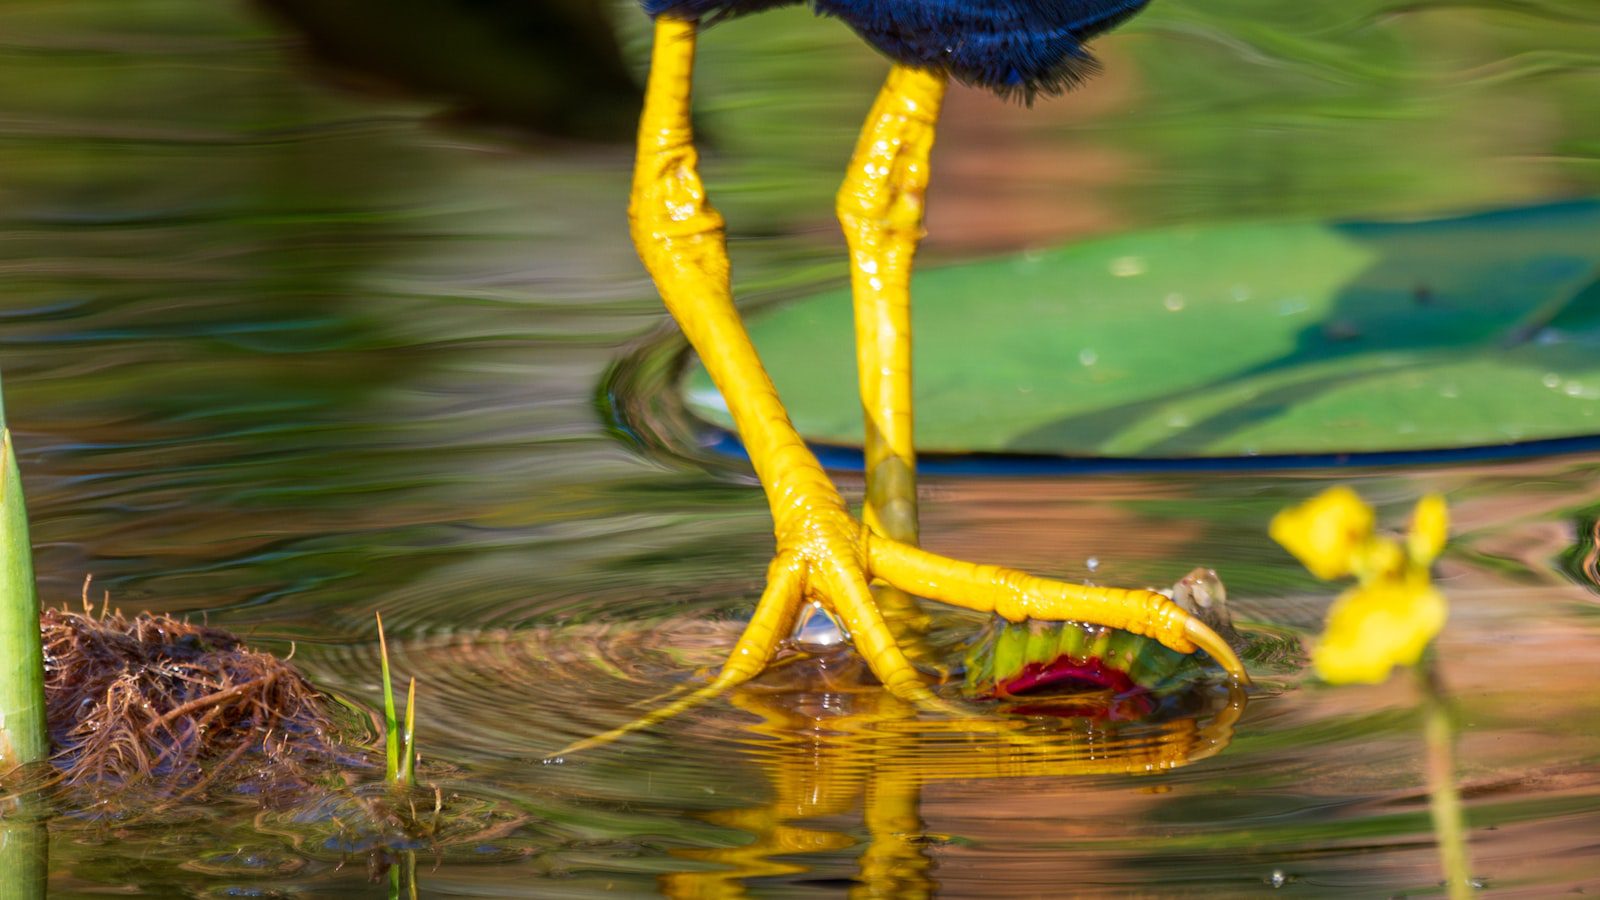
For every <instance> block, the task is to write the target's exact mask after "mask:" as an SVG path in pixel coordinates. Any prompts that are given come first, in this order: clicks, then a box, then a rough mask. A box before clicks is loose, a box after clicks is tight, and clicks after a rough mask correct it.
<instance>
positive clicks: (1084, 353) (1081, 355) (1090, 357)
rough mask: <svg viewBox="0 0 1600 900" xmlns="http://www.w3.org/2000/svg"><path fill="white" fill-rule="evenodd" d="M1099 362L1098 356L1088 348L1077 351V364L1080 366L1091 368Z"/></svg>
mask: <svg viewBox="0 0 1600 900" xmlns="http://www.w3.org/2000/svg"><path fill="white" fill-rule="evenodd" d="M1099 361H1100V354H1098V353H1096V352H1094V351H1093V350H1091V349H1089V348H1088V347H1085V348H1083V349H1082V350H1079V351H1078V362H1079V364H1081V365H1085V366H1092V365H1094V364H1095V363H1097V362H1099Z"/></svg>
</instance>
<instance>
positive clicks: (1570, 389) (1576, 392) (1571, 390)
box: [1562, 381, 1583, 397]
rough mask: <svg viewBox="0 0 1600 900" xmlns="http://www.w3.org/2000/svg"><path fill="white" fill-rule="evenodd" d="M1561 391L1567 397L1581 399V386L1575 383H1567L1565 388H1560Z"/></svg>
mask: <svg viewBox="0 0 1600 900" xmlns="http://www.w3.org/2000/svg"><path fill="white" fill-rule="evenodd" d="M1562 391H1563V392H1565V393H1566V395H1567V396H1568V397H1581V396H1583V385H1582V384H1579V383H1578V382H1576V381H1569V382H1567V386H1566V387H1564V388H1562Z"/></svg>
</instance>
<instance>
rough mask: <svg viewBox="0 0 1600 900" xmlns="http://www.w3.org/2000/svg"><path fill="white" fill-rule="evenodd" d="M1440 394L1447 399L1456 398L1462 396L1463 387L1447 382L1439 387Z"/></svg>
mask: <svg viewBox="0 0 1600 900" xmlns="http://www.w3.org/2000/svg"><path fill="white" fill-rule="evenodd" d="M1439 396H1441V397H1443V398H1445V399H1446V400H1454V399H1456V398H1457V397H1459V396H1461V389H1460V388H1459V387H1456V386H1455V385H1453V384H1447V385H1445V386H1444V387H1442V388H1439Z"/></svg>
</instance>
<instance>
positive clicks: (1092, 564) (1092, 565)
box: [1083, 556, 1100, 572]
mask: <svg viewBox="0 0 1600 900" xmlns="http://www.w3.org/2000/svg"><path fill="white" fill-rule="evenodd" d="M1083 564H1084V565H1085V566H1088V568H1089V571H1091V572H1093V571H1096V570H1098V569H1099V568H1100V557H1098V556H1091V557H1089V558H1088V559H1086V560H1084V561H1083Z"/></svg>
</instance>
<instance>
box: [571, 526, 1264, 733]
mask: <svg viewBox="0 0 1600 900" xmlns="http://www.w3.org/2000/svg"><path fill="white" fill-rule="evenodd" d="M829 499H832V498H829ZM780 523H781V524H780V527H779V529H778V551H777V553H776V555H775V556H774V557H773V559H772V562H771V564H770V565H769V567H768V569H767V586H766V590H765V591H764V592H763V593H762V596H761V600H760V602H759V603H758V604H757V606H756V611H755V614H754V615H753V616H752V617H751V619H750V623H749V624H748V625H747V626H746V627H745V630H744V633H743V634H742V635H741V636H740V638H739V640H738V642H737V643H736V644H735V645H734V648H733V650H732V651H731V652H730V653H729V656H728V661H727V662H726V663H725V664H724V665H723V667H722V669H721V671H720V672H718V674H717V675H716V676H715V677H714V678H713V679H712V680H711V682H710V683H709V684H706V685H704V686H703V687H701V688H699V689H697V690H695V691H692V692H691V693H688V694H685V695H683V696H682V697H679V698H678V699H676V700H674V701H672V702H670V703H668V704H666V705H664V706H662V707H660V708H657V709H655V710H653V711H651V712H649V713H647V714H646V715H644V716H641V717H640V718H638V719H635V720H634V721H632V722H629V723H627V724H625V725H623V726H621V727H620V728H617V729H614V730H612V731H610V732H607V733H605V734H602V735H598V736H596V737H593V738H589V739H587V740H584V741H581V742H579V743H577V744H574V745H572V746H570V747H568V748H566V749H565V750H563V751H561V754H567V753H572V752H576V751H578V750H582V749H586V748H589V747H594V746H598V745H600V744H605V743H609V742H610V741H612V740H615V739H616V738H618V737H621V736H622V735H625V734H627V733H629V732H632V731H637V730H639V729H642V728H646V727H649V726H651V725H654V724H656V723H658V722H661V721H663V720H665V719H667V718H670V717H672V716H674V715H677V714H678V713H680V712H683V711H685V710H687V709H690V708H692V707H694V706H696V705H698V704H700V703H702V702H704V701H705V700H707V699H710V698H712V697H715V696H717V695H718V694H721V693H723V692H725V691H727V690H729V689H731V688H733V687H735V686H737V685H739V684H742V683H743V682H745V681H748V680H750V679H751V678H754V677H755V676H756V675H759V674H760V673H761V672H762V671H763V670H764V669H765V668H766V667H767V664H768V663H769V662H770V661H771V659H772V657H773V654H774V653H776V652H777V649H778V647H779V645H780V644H781V643H782V642H783V641H784V640H786V639H787V638H789V637H790V636H791V635H792V634H793V633H794V630H795V626H796V624H797V623H798V622H799V621H800V618H801V615H802V614H803V613H804V612H805V611H806V610H807V609H808V608H809V607H810V606H811V605H812V604H818V605H820V606H821V607H822V608H823V609H825V610H827V611H828V612H829V613H830V614H831V615H833V616H834V617H835V618H836V619H837V620H838V621H839V622H840V624H841V625H842V626H843V627H844V629H845V631H846V632H847V633H848V634H849V636H850V640H851V642H852V643H853V644H854V645H855V647H856V650H857V651H858V652H859V653H860V654H861V656H862V658H863V659H864V660H865V661H866V663H867V665H868V667H869V668H870V669H871V670H872V672H873V674H874V675H876V676H877V678H878V679H879V680H880V681H881V682H883V685H884V687H886V688H887V689H888V690H889V691H890V692H892V693H893V694H894V695H895V696H897V697H900V698H901V699H903V700H906V701H909V702H911V703H914V704H916V705H917V706H918V707H921V708H923V709H927V710H933V711H939V712H946V713H949V712H969V711H964V710H962V708H961V707H960V705H959V704H953V703H951V702H949V701H946V700H943V699H941V698H940V697H938V696H937V695H936V694H934V692H933V691H932V690H930V689H929V687H928V685H927V683H926V681H925V680H924V679H923V676H922V675H921V673H920V672H919V671H918V670H917V668H916V667H915V666H913V665H912V664H911V662H910V660H909V659H908V658H907V656H906V653H905V651H904V649H903V648H902V646H901V644H900V642H899V641H898V640H897V639H896V637H895V634H894V631H893V629H892V628H891V627H890V623H889V621H888V620H886V618H885V615H884V613H883V611H882V610H881V609H880V608H879V605H878V602H877V600H876V599H875V598H874V596H873V592H872V590H871V585H872V583H873V581H874V580H877V581H880V582H882V583H884V584H887V585H889V586H891V587H893V588H897V589H899V590H902V591H906V592H908V593H910V594H914V595H917V596H921V597H926V598H929V599H932V600H936V601H940V602H943V603H947V604H949V605H952V606H959V607H962V608H965V609H971V610H977V611H980V612H993V613H995V614H997V615H999V616H1001V617H1003V618H1005V619H1007V620H1008V621H1012V622H1020V621H1023V620H1025V619H1029V618H1034V619H1045V620H1052V621H1062V620H1071V621H1079V622H1085V623H1090V624H1095V625H1106V626H1110V627H1113V628H1120V629H1122V630H1124V631H1129V632H1133V633H1135V634H1142V635H1145V636H1147V637H1150V638H1153V639H1155V640H1157V641H1160V642H1161V643H1162V644H1164V645H1165V646H1167V647H1170V648H1172V649H1173V650H1177V651H1179V652H1182V653H1192V652H1194V651H1195V650H1197V649H1204V650H1205V651H1206V652H1207V653H1209V654H1210V655H1211V656H1212V658H1213V659H1215V660H1216V661H1217V663H1218V664H1220V665H1221V666H1222V667H1223V668H1224V669H1226V670H1227V671H1228V673H1229V674H1230V675H1231V676H1233V678H1234V679H1235V680H1236V681H1238V682H1240V683H1247V682H1248V676H1247V675H1246V674H1245V671H1244V667H1243V665H1242V664H1241V663H1240V661H1239V658H1238V656H1236V655H1235V654H1234V652H1233V650H1232V648H1230V647H1229V646H1228V644H1227V642H1226V641H1224V640H1223V639H1222V638H1221V637H1220V636H1218V635H1217V633H1216V632H1215V631H1213V630H1212V629H1211V628H1210V627H1208V626H1207V625H1206V624H1205V623H1204V622H1202V621H1201V620H1200V619H1199V618H1197V617H1195V616H1194V615H1192V614H1190V613H1188V612H1186V611H1185V610H1184V609H1183V608H1182V607H1180V606H1179V605H1178V604H1176V603H1174V602H1173V601H1172V600H1171V599H1169V598H1168V597H1166V596H1164V595H1162V594H1158V593H1155V592H1153V591H1144V590H1125V589H1121V588H1107V587H1095V586H1088V585H1075V584H1069V583H1066V582H1059V581H1052V580H1049V579H1044V578H1038V577H1035V576H1032V575H1028V574H1026V573H1023V572H1020V571H1018V570H1015V569H1008V568H1003V567H1000V566H990V565H980V564H976V563H970V562H962V561H960V560H954V559H950V558H948V557H943V556H939V555H938V554H934V553H929V552H927V551H924V550H920V549H918V548H916V547H912V546H910V545H908V544H905V543H902V542H900V541H894V540H890V539H888V538H884V537H881V536H879V535H876V534H873V533H872V532H871V530H869V529H868V528H866V527H865V526H864V525H862V524H861V522H860V521H859V520H858V519H856V518H855V517H853V516H851V515H850V514H849V513H848V512H847V511H846V510H845V509H844V507H843V503H842V501H841V502H825V503H818V504H812V503H804V502H796V503H795V504H794V506H793V507H791V512H790V514H789V515H787V516H784V517H782V518H781V519H780Z"/></svg>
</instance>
